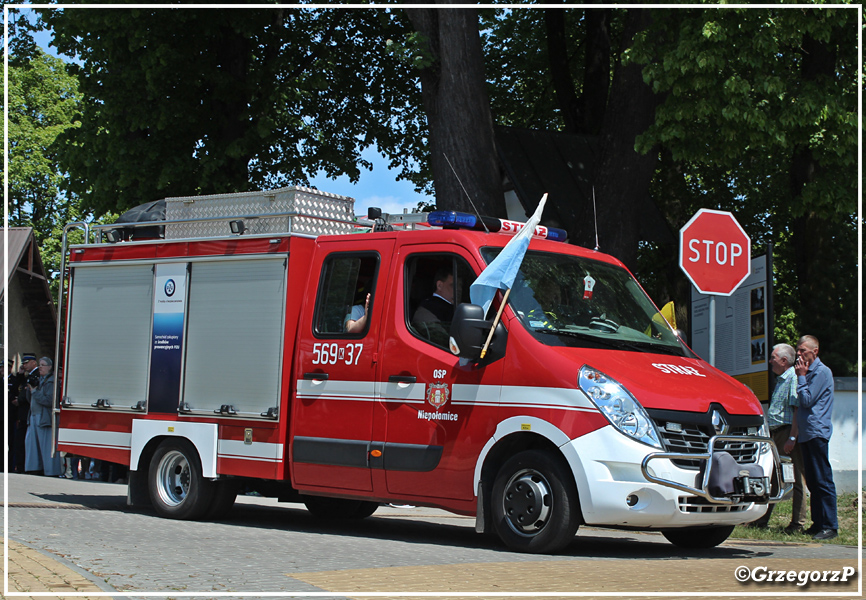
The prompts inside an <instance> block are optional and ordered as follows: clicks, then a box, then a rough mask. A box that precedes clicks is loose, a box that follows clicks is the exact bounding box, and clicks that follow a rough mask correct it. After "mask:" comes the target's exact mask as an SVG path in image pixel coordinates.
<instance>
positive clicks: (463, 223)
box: [427, 210, 484, 231]
mask: <svg viewBox="0 0 866 600" xmlns="http://www.w3.org/2000/svg"><path fill="white" fill-rule="evenodd" d="M427 223H428V224H430V225H433V226H434V227H457V228H460V229H475V227H476V225H477V226H478V229H480V230H481V231H483V230H484V227H483V226H482V225H481V223H480V222H479V221H478V218H477V217H476V216H475V215H470V214H469V213H464V212H457V211H454V210H434V211H433V212H431V213H429V214H428V215H427Z"/></svg>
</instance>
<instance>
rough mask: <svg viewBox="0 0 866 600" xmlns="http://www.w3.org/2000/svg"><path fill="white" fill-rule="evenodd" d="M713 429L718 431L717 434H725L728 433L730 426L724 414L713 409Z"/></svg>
mask: <svg viewBox="0 0 866 600" xmlns="http://www.w3.org/2000/svg"><path fill="white" fill-rule="evenodd" d="M712 423H713V429H714V430H715V432H716V435H725V434H727V433H728V430H729V429H730V427H728V422H727V421H725V417H723V416H722V413H720V412H719V411H717V410H714V411H713V420H712Z"/></svg>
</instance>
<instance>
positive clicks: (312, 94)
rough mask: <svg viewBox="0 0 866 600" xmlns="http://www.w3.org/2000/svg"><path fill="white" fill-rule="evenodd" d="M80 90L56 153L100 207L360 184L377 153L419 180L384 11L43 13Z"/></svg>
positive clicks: (393, 21)
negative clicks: (317, 180)
mask: <svg viewBox="0 0 866 600" xmlns="http://www.w3.org/2000/svg"><path fill="white" fill-rule="evenodd" d="M43 19H44V22H45V23H46V24H47V25H48V26H50V27H51V28H52V29H53V31H54V44H55V45H56V46H57V48H58V49H59V50H60V51H61V52H63V53H65V54H67V55H69V56H72V57H74V58H76V59H77V60H78V61H80V63H81V65H80V66H76V67H73V68H74V70H75V71H76V74H77V75H78V77H79V79H80V82H81V90H82V92H83V93H84V104H83V107H82V122H83V126H82V127H81V128H80V129H78V130H76V131H74V132H70V135H69V136H68V138H67V141H66V142H67V143H66V150H67V151H66V153H65V154H64V160H65V164H66V165H67V166H68V169H69V172H70V182H69V184H70V189H72V190H73V191H75V192H76V193H79V194H81V195H82V196H83V198H84V200H85V205H86V206H88V207H92V208H97V209H100V210H104V209H108V208H117V209H123V208H129V207H131V206H134V205H137V204H140V203H142V202H146V201H151V200H155V199H159V198H163V197H166V196H172V195H175V196H178V195H191V194H209V193H224V192H230V191H243V190H247V189H255V188H269V187H276V186H281V185H287V184H297V183H301V184H303V183H306V182H307V181H308V179H307V178H308V176H309V175H310V174H315V173H316V172H318V171H319V170H320V169H321V170H324V171H325V173H326V174H327V175H329V176H337V175H339V174H347V175H349V177H350V178H351V179H353V180H354V179H357V177H358V175H359V173H360V167H361V166H364V167H368V168H369V167H370V166H371V165H369V164H367V163H366V161H364V160H363V159H362V158H361V154H360V152H361V150H363V149H364V148H366V147H368V146H371V145H374V144H375V145H377V146H378V147H379V149H380V150H381V151H382V152H384V153H386V154H387V155H388V156H389V157H391V164H392V166H400V167H402V168H403V174H404V176H405V177H411V176H412V174H413V173H414V172H415V171H413V167H414V166H415V157H417V156H418V155H419V154H420V151H419V146H420V143H421V142H422V140H423V135H422V129H421V128H422V126H423V116H422V113H421V112H420V101H419V98H418V91H417V89H416V88H415V87H414V86H412V85H410V84H409V83H408V82H409V81H410V80H411V77H410V74H409V72H408V68H407V67H406V66H405V65H403V64H402V63H401V62H400V61H399V60H396V59H395V58H394V57H393V56H392V55H391V54H390V53H389V52H387V51H386V50H385V47H386V40H387V39H389V38H391V37H394V36H397V35H402V33H403V31H404V28H403V26H402V25H401V23H400V21H399V13H394V12H391V11H384V10H327V9H322V10H318V9H317V10H312V9H304V8H296V9H286V8H283V7H277V6H275V7H274V8H273V9H267V8H266V9H262V8H258V9H234V8H212V9H187V8H183V9H168V8H164V9H153V8H147V9H145V8H137V7H134V8H129V9H123V10H114V9H105V10H101V9H87V10H74V9H66V10H63V11H57V10H51V11H44V12H43Z"/></svg>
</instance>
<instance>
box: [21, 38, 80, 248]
mask: <svg viewBox="0 0 866 600" xmlns="http://www.w3.org/2000/svg"><path fill="white" fill-rule="evenodd" d="M80 98H81V95H80V93H79V92H78V86H77V80H76V79H75V78H74V77H72V76H70V75H69V74H68V73H67V70H66V65H65V64H64V63H63V61H62V60H60V59H58V58H55V57H53V56H49V55H47V54H45V53H44V52H42V51H40V50H38V49H36V50H35V51H34V53H33V54H32V56H31V57H30V58H29V59H28V60H23V61H22V60H13V61H11V63H10V67H9V96H8V103H9V197H8V210H9V222H10V224H11V225H13V226H20V227H32V228H33V229H34V231H35V234H36V237H37V240H39V241H40V242H41V241H42V240H44V239H45V237H46V236H48V235H49V234H50V232H51V231H52V229H53V228H54V226H55V224H57V223H58V222H65V221H66V220H67V218H68V216H69V214H68V210H69V207H70V206H71V205H72V204H73V202H70V200H74V199H71V198H69V197H68V196H64V195H63V193H62V192H61V187H62V184H63V181H64V177H65V174H64V172H63V171H62V169H61V168H60V166H59V163H58V151H59V146H58V144H57V139H58V137H59V136H60V135H61V134H63V133H64V132H65V131H67V130H69V129H75V128H77V127H78V126H79V123H78V122H77V121H76V120H75V113H76V110H77V108H78V103H79V101H80Z"/></svg>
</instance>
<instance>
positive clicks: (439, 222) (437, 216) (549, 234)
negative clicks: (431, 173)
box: [427, 210, 568, 242]
mask: <svg viewBox="0 0 866 600" xmlns="http://www.w3.org/2000/svg"><path fill="white" fill-rule="evenodd" d="M482 219H483V221H484V222H483V223H482ZM427 223H428V224H429V225H433V226H434V227H444V228H447V229H472V230H475V231H485V227H484V225H487V228H486V230H489V231H490V232H491V233H496V232H499V231H501V232H503V233H508V234H511V235H514V234H515V233H517V232H518V231H520V227H521V226H522V225H523V223H519V222H517V221H508V220H503V219H495V218H492V217H481V218H479V217H476V216H475V215H472V214H469V213H464V212H458V211H454V210H436V211H433V212H431V213H428V215H427ZM541 229H542V230H543V231H545V232H546V234H543V235H536V236H535V237H539V238H543V239H548V240H553V241H555V242H564V241H565V240H566V239H568V233H567V232H566V231H565V230H564V229H558V228H556V227H543V226H542V227H541Z"/></svg>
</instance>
